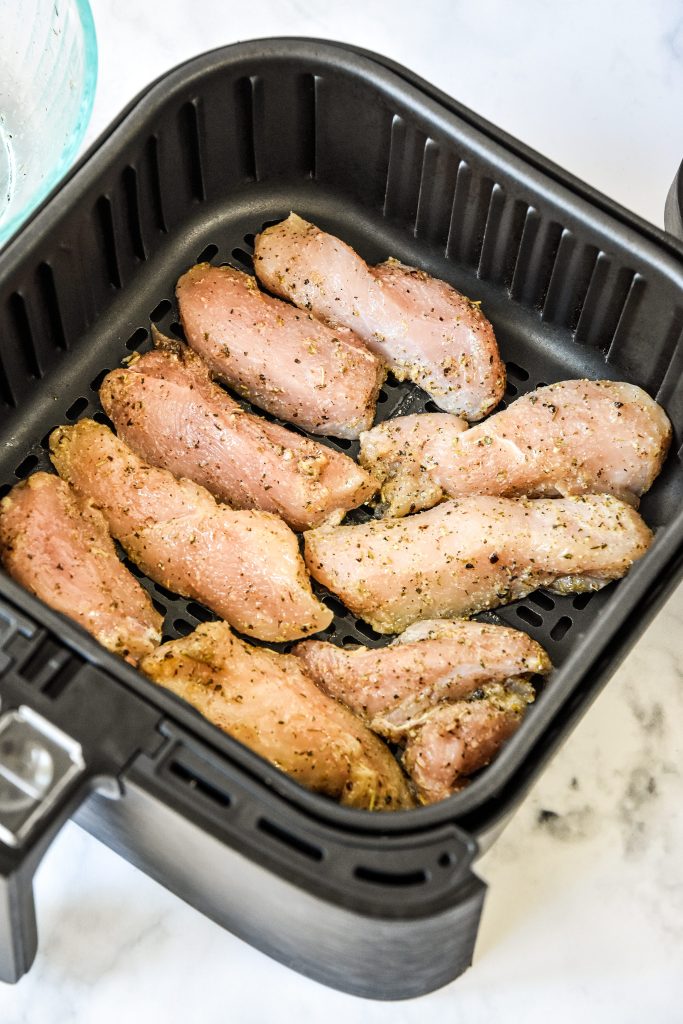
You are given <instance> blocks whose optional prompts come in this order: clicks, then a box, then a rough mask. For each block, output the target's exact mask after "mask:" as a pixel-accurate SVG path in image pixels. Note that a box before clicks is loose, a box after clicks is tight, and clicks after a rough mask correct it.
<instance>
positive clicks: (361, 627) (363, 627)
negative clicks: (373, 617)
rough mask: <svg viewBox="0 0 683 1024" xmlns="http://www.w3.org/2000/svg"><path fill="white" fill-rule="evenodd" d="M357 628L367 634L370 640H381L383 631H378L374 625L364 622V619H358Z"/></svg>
mask: <svg viewBox="0 0 683 1024" xmlns="http://www.w3.org/2000/svg"><path fill="white" fill-rule="evenodd" d="M356 629H357V630H358V632H359V633H362V634H363V636H366V637H367V638H368V640H381V639H382V635H381V633H376V632H375V630H374V629H373V628H372V626H368V624H367V622H363V620H362V619H356Z"/></svg>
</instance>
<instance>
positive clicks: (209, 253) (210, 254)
mask: <svg viewBox="0 0 683 1024" xmlns="http://www.w3.org/2000/svg"><path fill="white" fill-rule="evenodd" d="M217 252H218V246H217V245H214V244H213V242H209V244H208V245H207V246H205V247H204V248H203V249H202V251H201V252H200V254H199V256H198V257H197V263H209V262H210V260H212V259H213V258H214V256H215V255H216V254H217Z"/></svg>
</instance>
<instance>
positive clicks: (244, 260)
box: [231, 247, 253, 270]
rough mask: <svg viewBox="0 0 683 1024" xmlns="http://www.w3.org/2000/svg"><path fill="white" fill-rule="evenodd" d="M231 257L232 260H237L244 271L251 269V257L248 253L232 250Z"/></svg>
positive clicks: (242, 250)
mask: <svg viewBox="0 0 683 1024" xmlns="http://www.w3.org/2000/svg"><path fill="white" fill-rule="evenodd" d="M231 255H232V258H233V259H234V260H237V262H238V263H241V264H242V266H243V267H244V268H245V269H246V270H251V269H252V267H253V260H252V258H251V255H250V254H249V253H248V252H245V251H244V249H240V248H239V247H238V248H237V249H233V250H232V253H231Z"/></svg>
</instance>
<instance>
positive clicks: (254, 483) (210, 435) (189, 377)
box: [100, 333, 377, 530]
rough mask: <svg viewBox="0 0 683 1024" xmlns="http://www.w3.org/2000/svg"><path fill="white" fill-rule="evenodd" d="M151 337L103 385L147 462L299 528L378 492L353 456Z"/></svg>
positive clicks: (187, 352) (105, 401)
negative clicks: (249, 404) (246, 400)
mask: <svg viewBox="0 0 683 1024" xmlns="http://www.w3.org/2000/svg"><path fill="white" fill-rule="evenodd" d="M155 340H156V343H157V348H156V350H155V351H153V352H147V353H146V354H145V355H143V356H141V357H140V358H138V359H137V360H136V361H134V362H131V363H130V365H129V366H128V367H125V368H121V369H117V370H112V372H111V373H109V374H108V375H107V377H105V379H104V381H103V383H102V387H101V389H100V399H101V401H102V405H103V407H104V411H105V412H106V413H107V415H108V416H109V418H110V419H111V420H112V421H113V423H114V426H115V427H116V429H117V432H118V434H119V436H120V437H121V438H123V440H124V441H125V442H126V444H128V445H129V446H130V447H131V448H132V449H133V451H134V452H137V454H138V455H140V456H141V457H142V458H144V459H146V460H147V461H148V462H150V463H151V464H152V465H153V466H159V467H161V468H162V469H168V470H170V472H171V473H173V474H174V476H177V477H187V478H188V479H190V480H194V481H195V482H196V483H198V484H201V485H202V486H203V487H206V488H207V490H209V491H210V492H211V493H212V494H213V495H214V497H215V498H217V499H218V500H219V501H224V502H226V503H227V504H228V505H231V506H232V507H233V508H241V509H245V508H247V509H249V508H255V509H262V510H263V511H264V512H274V513H276V514H277V515H280V516H282V518H283V519H284V520H285V522H287V523H289V525H290V526H291V527H292V528H293V529H295V530H306V529H310V528H311V527H314V526H320V525H323V524H328V525H334V524H337V523H340V522H341V520H342V519H343V518H344V515H345V513H346V512H348V511H349V509H352V508H356V507H357V506H358V505H361V504H362V503H363V502H364V501H366V500H367V499H368V498H369V497H370V496H371V495H372V494H373V493H374V492H375V490H376V489H377V484H376V482H375V480H374V478H373V477H372V476H371V475H370V474H369V473H367V472H366V471H365V470H363V469H361V468H360V467H359V466H358V465H357V464H356V463H355V462H354V461H353V459H350V458H349V457H348V456H347V455H342V454H341V453H339V452H335V451H333V450H332V449H331V448H328V447H327V446H326V445H323V444H320V443H319V442H317V441H311V440H309V439H308V438H305V437H301V436H300V435H299V434H295V433H294V432H293V431H291V430H287V429H286V428H285V427H281V426H278V424H276V423H268V422H267V421H266V420H264V419H261V418H260V417H258V416H253V415H251V414H250V413H248V412H245V411H244V409H242V408H241V406H239V405H238V404H237V402H235V401H234V400H233V399H232V398H230V396H229V395H228V394H227V393H226V392H225V391H224V390H223V389H222V388H221V387H219V386H218V385H217V384H214V383H213V382H212V380H211V378H210V373H209V369H208V367H207V366H206V364H205V363H204V362H203V361H202V360H201V359H200V358H199V356H197V355H196V354H195V353H194V352H193V351H192V350H191V349H189V348H187V346H185V345H181V344H180V343H179V342H173V341H170V340H169V339H164V338H162V337H161V336H160V335H159V334H158V333H157V334H156V337H155Z"/></svg>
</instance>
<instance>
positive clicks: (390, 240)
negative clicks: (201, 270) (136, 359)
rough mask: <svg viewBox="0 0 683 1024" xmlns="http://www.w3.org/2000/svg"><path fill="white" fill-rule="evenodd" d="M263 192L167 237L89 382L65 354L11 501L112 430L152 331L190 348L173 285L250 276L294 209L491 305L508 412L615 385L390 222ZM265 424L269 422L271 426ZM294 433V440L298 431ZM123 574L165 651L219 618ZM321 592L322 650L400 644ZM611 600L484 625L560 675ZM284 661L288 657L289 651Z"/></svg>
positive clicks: (99, 347) (574, 603)
mask: <svg viewBox="0 0 683 1024" xmlns="http://www.w3.org/2000/svg"><path fill="white" fill-rule="evenodd" d="M254 191H255V190H254V189H252V191H251V192H250V194H249V199H248V201H245V202H244V203H243V204H242V205H240V203H239V202H235V203H234V204H232V205H231V207H230V209H229V210H226V209H221V210H215V209H214V210H213V215H212V216H207V213H206V210H204V211H203V215H202V219H201V221H198V222H196V223H195V224H194V225H192V226H191V228H190V229H189V230H186V231H185V233H184V235H183V237H179V236H175V237H169V244H168V246H167V247H162V248H161V249H160V251H159V252H158V253H157V255H156V256H154V257H153V258H152V259H151V260H150V261H149V263H148V266H147V267H146V268H145V269H146V272H145V274H144V282H142V281H138V280H136V282H135V286H134V287H133V288H126V287H123V288H122V289H121V294H120V295H119V296H118V297H117V299H116V300H115V302H114V304H113V306H112V309H111V312H110V313H109V314H108V316H107V317H106V322H105V321H104V320H100V321H99V322H98V323H97V324H96V325H95V326H94V328H93V329H92V331H91V332H90V334H89V336H88V338H87V339H84V341H83V343H82V344H80V345H79V352H78V363H79V365H80V366H81V368H82V369H81V372H79V373H78V374H75V373H74V370H73V368H72V367H71V365H70V361H69V357H68V354H67V353H64V359H63V363H62V365H63V367H64V373H63V374H62V375H60V372H59V370H57V371H56V372H54V373H52V374H51V375H50V376H49V377H48V378H45V380H44V381H43V382H42V383H41V384H40V385H38V384H37V385H36V387H37V388H41V389H42V388H44V389H47V390H49V391H50V393H51V395H53V396H54V400H53V401H51V402H49V403H47V406H49V407H46V403H45V402H43V403H42V404H41V408H40V409H38V414H37V415H34V416H32V417H27V416H24V417H22V420H21V421H20V422H19V423H18V425H17V429H16V434H15V440H16V445H15V446H13V447H12V449H10V450H6V451H5V454H4V456H2V458H0V479H1V480H2V481H3V485H2V488H1V489H0V493H2V494H5V493H7V491H8V490H9V489H10V487H12V486H13V485H14V484H15V483H16V482H17V481H18V480H21V479H24V478H25V477H27V476H28V475H29V474H30V473H32V472H34V471H36V470H39V469H50V461H49V458H48V454H47V452H48V438H49V434H50V432H51V430H52V429H53V428H54V427H55V426H57V425H58V424H60V423H69V422H75V421H77V420H79V419H81V418H83V417H94V418H95V419H96V420H98V421H100V422H104V423H108V420H107V418H106V416H105V415H104V413H103V412H102V409H101V406H100V404H99V399H98V389H99V386H100V384H101V382H102V380H103V378H104V376H105V374H106V373H107V372H108V371H109V370H110V369H112V368H113V367H115V366H116V365H118V364H119V363H120V362H121V360H122V359H123V358H124V357H125V356H127V355H130V353H131V352H133V351H139V352H142V351H145V350H146V349H148V348H150V347H151V340H150V331H149V325H150V322H152V323H155V324H156V325H157V326H158V328H159V329H160V330H161V331H162V332H164V333H167V334H169V335H171V336H175V337H177V338H181V339H182V338H183V334H182V330H181V328H180V325H179V323H178V320H177V314H176V306H175V301H174V298H173V291H174V285H175V281H176V280H177V278H178V277H179V275H180V274H181V273H182V272H183V271H184V270H185V269H187V268H188V267H189V266H191V265H192V264H193V263H196V262H201V261H210V262H213V263H215V264H221V263H228V264H230V265H231V266H235V267H237V268H238V269H242V270H248V271H251V269H252V265H251V255H250V254H251V252H252V249H253V241H254V233H255V232H256V231H259V230H261V229H262V227H264V226H267V225H268V224H271V223H274V222H276V221H277V220H279V219H281V218H282V217H283V216H286V215H287V213H288V212H289V210H290V208H295V209H296V210H297V211H298V212H299V213H301V214H302V215H303V216H306V217H308V218H310V219H311V220H313V221H316V222H318V223H319V224H321V226H323V227H326V228H327V229H329V230H331V231H333V232H335V233H337V234H338V235H339V236H340V237H342V238H344V239H345V240H347V241H349V242H350V243H351V244H352V245H353V246H354V247H355V248H356V249H357V250H358V251H359V252H360V253H361V254H362V255H363V256H365V257H366V258H367V259H368V260H370V261H377V260H379V259H382V258H385V257H386V256H387V255H394V256H397V257H398V258H400V259H402V260H403V261H405V262H407V263H417V264H419V265H420V266H423V267H424V268H425V269H427V270H428V271H429V272H431V273H433V274H435V275H436V276H439V277H442V278H444V279H445V280H449V281H450V282H451V283H452V284H454V285H455V286H456V287H458V288H460V290H462V291H463V292H465V294H467V295H469V296H470V297H471V298H475V299H477V298H479V299H482V300H483V308H484V310H485V312H486V313H487V315H488V316H489V318H490V319H491V320H492V322H493V325H494V327H495V329H496V334H497V337H498V341H499V345H500V349H501V353H502V355H503V358H504V359H505V360H506V365H507V373H508V384H507V390H506V396H505V399H504V400H503V402H502V403H501V406H500V407H499V408H502V407H504V406H505V404H506V403H507V402H509V401H510V400H512V399H514V398H515V397H516V396H518V395H521V394H524V393H525V392H527V391H530V390H533V389H534V388H536V387H539V386H540V385H542V384H544V383H551V382H552V381H555V380H561V379H566V378H568V377H582V376H592V377H600V376H605V375H608V376H609V375H611V376H615V374H614V370H613V369H612V372H611V374H610V373H609V372H608V370H609V369H610V368H608V367H607V366H606V365H605V363H604V361H602V360H601V359H600V356H599V353H596V352H595V351H594V350H589V349H586V348H582V347H580V346H576V345H574V346H572V345H571V344H568V343H567V336H564V337H563V338H561V339H560V338H559V337H557V336H554V334H553V329H552V328H550V327H548V325H545V324H543V323H542V321H541V319H540V316H538V315H536V314H535V313H534V312H533V311H529V310H524V309H523V308H521V307H519V306H514V307H512V303H511V302H510V300H509V298H508V295H507V292H506V291H504V290H503V289H501V290H498V291H497V290H495V289H493V288H492V287H491V286H490V285H484V284H483V283H482V282H480V281H478V280H477V279H476V278H474V277H473V276H470V275H469V274H468V273H467V272H466V271H463V270H462V269H461V268H458V267H455V266H454V265H453V264H452V263H450V262H446V261H445V260H444V259H443V258H442V257H441V255H440V254H439V253H434V252H433V251H430V250H428V249H421V248H420V247H419V246H418V245H417V243H415V244H414V245H412V246H411V245H410V244H409V243H410V237H409V236H406V234H405V233H404V232H400V231H397V230H396V229H393V232H392V228H391V226H390V225H388V224H387V223H386V222H385V221H383V220H380V219H377V220H376V221H370V220H369V219H368V218H367V214H365V213H363V214H360V213H359V211H358V210H355V209H354V208H353V207H352V206H349V208H348V210H346V211H343V210H340V208H339V201H338V197H336V196H335V197H330V196H327V195H326V194H325V193H324V192H322V191H321V190H319V189H316V190H315V191H314V190H313V188H312V187H310V188H309V189H308V191H307V190H306V189H305V188H304V189H303V192H302V195H301V196H298V197H296V199H295V197H294V196H292V195H291V193H290V194H289V196H288V197H286V198H285V199H284V202H283V199H282V197H281V196H279V195H278V194H277V193H273V192H272V191H268V190H267V189H266V188H264V187H259V190H258V192H259V200H260V201H258V200H257V201H255V200H254ZM394 232H395V233H394ZM407 243H408V244H407ZM140 277H141V278H142V275H140ZM510 307H512V314H511V313H510ZM242 404H246V403H242ZM247 407H248V406H247ZM436 408H437V407H436V406H435V404H434V403H433V402H432V401H430V400H429V399H428V397H427V396H426V395H425V394H424V393H423V392H421V391H420V390H419V389H418V388H416V387H415V386H413V385H410V384H399V383H398V382H396V381H395V380H393V379H392V378H391V377H389V379H388V380H387V382H386V384H385V386H384V387H383V388H382V391H381V393H380V396H379V404H378V409H377V420H378V421H381V420H386V419H389V418H390V417H393V416H398V415H402V414H406V413H409V412H421V411H425V410H426V411H430V410H432V411H433V410H435V409H436ZM255 411H258V410H255ZM260 414H261V415H266V418H268V417H267V414H263V413H260ZM287 426H288V427H289V428H290V429H293V430H296V429H297V428H294V427H292V426H291V424H287ZM299 432H300V433H304V432H303V431H299ZM309 436H313V435H309ZM317 440H321V441H323V443H325V444H327V445H329V446H330V447H331V448H336V449H337V450H339V451H343V452H344V453H346V454H347V455H351V456H354V457H355V456H356V455H357V452H358V444H357V442H351V441H348V440H339V439H333V438H317ZM17 447H18V450H19V451H21V458H20V459H16V455H15V457H14V459H15V461H14V462H13V464H12V450H14V451H15V452H16V450H17ZM371 515H372V510H371V509H369V508H362V509H358V510H356V511H354V512H352V513H351V514H350V515H349V516H348V517H347V520H346V521H347V522H360V521H363V520H365V519H367V518H369V517H370V516H371ZM126 564H127V565H128V566H129V568H130V569H131V571H132V572H133V573H134V575H135V576H136V577H138V578H139V579H140V581H141V583H142V585H143V586H144V587H145V588H146V589H147V590H148V591H149V593H150V595H151V597H152V600H153V602H154V605H155V607H156V608H157V609H158V610H159V612H161V613H162V614H163V615H164V616H165V624H164V637H165V639H171V638H176V637H179V636H185V635H187V634H188V633H190V632H191V631H192V630H193V629H194V628H195V627H196V626H197V625H198V624H199V623H201V622H206V621H210V620H212V619H213V618H215V616H213V614H212V613H211V612H209V611H208V610H207V609H206V608H204V607H202V606H201V605H200V604H198V603H197V602H195V601H187V600H185V599H184V598H181V597H178V596H177V595H176V594H172V593H170V592H169V591H168V590H166V589H165V588H164V587H162V586H160V585H158V584H155V583H152V582H151V581H150V580H148V579H147V578H146V577H144V576H143V575H142V573H141V572H140V571H139V570H138V569H137V567H136V566H135V565H133V564H131V563H130V562H128V561H127V560H126ZM314 587H315V589H316V591H317V592H318V593H319V594H320V596H321V597H322V600H323V601H324V602H325V603H326V604H327V605H328V606H329V607H330V608H331V609H332V610H333V612H334V620H333V622H332V623H331V625H330V626H329V627H328V628H327V629H326V630H325V631H323V632H322V633H320V634H318V637H319V638H320V639H329V640H331V641H333V642H334V643H339V644H346V643H356V642H359V643H363V644H368V645H370V646H381V645H384V644H387V643H389V642H390V640H391V637H386V636H381V635H380V634H378V633H375V632H374V630H372V629H371V628H370V627H369V626H368V625H367V624H366V623H364V622H362V621H361V620H359V619H357V618H355V616H353V615H352V614H351V613H350V612H349V611H347V610H346V609H345V608H344V607H343V605H342V604H341V603H340V602H339V601H338V600H337V599H336V598H335V597H333V596H332V595H330V594H328V593H327V592H326V591H324V589H323V588H321V587H319V586H318V585H317V584H314ZM614 591H615V586H614V585H612V586H610V587H608V588H606V589H605V590H603V591H601V592H599V593H595V594H580V595H575V596H573V597H558V596H556V595H554V594H553V595H551V594H549V593H547V592H546V591H542V590H539V591H536V592H535V593H533V594H531V595H529V597H527V598H525V599H524V600H522V601H517V602H514V603H513V604H510V605H508V606H506V607H504V608H501V609H499V610H497V612H496V614H495V615H490V614H486V615H484V616H482V617H483V618H487V619H489V620H491V621H502V622H505V623H507V624H509V625H511V626H514V627H517V628H521V629H524V630H525V631H526V632H528V633H529V634H530V635H531V636H532V637H534V639H536V640H538V641H539V642H540V643H541V644H542V645H543V646H544V647H545V648H546V649H547V651H548V653H549V654H550V657H551V659H552V661H553V663H554V664H555V665H556V666H558V667H559V666H560V665H561V664H562V662H563V661H564V659H565V658H566V656H567V654H568V652H569V651H570V649H571V645H572V642H573V641H574V639H575V637H576V636H577V634H579V633H580V632H582V631H583V630H585V629H587V628H588V626H589V625H590V624H593V623H594V621H595V618H596V616H597V615H598V614H599V610H600V608H601V607H602V606H603V605H604V603H605V602H606V601H609V600H610V598H611V597H612V595H613V594H614ZM280 649H283V648H282V646H280Z"/></svg>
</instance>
